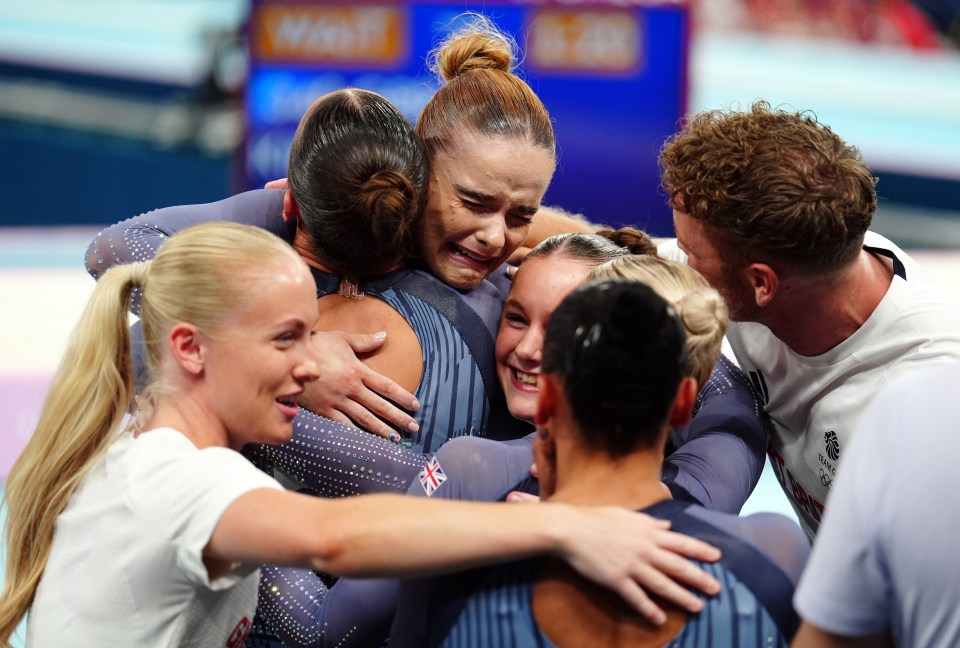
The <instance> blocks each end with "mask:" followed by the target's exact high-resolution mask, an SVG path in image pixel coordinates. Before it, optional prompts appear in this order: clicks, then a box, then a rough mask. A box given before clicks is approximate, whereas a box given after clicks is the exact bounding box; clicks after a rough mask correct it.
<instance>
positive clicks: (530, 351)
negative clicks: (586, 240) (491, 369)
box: [496, 256, 594, 421]
mask: <svg viewBox="0 0 960 648" xmlns="http://www.w3.org/2000/svg"><path fill="white" fill-rule="evenodd" d="M593 267H594V266H593V265H592V264H591V263H588V262H584V261H574V260H572V259H569V258H564V257H557V256H554V257H536V258H528V259H527V260H526V261H524V262H523V265H522V266H521V267H520V270H518V271H517V274H516V276H515V277H514V279H513V285H512V286H511V287H510V294H509V295H507V301H506V303H505V304H504V307H503V317H502V319H501V320H500V331H499V333H498V334H497V344H496V358H497V376H498V377H499V378H500V384H501V386H502V387H503V392H504V395H505V396H506V399H507V408H508V409H509V410H510V413H511V414H513V415H514V416H515V417H517V418H518V419H522V420H525V421H532V420H533V415H534V413H535V412H536V407H537V397H538V396H539V393H540V390H539V388H538V383H539V380H540V363H541V359H542V352H543V334H544V331H545V330H546V327H547V322H548V321H549V320H550V315H552V314H553V311H554V310H556V308H557V306H559V305H560V302H562V301H563V299H564V297H566V296H567V295H569V294H570V293H571V292H573V290H574V288H576V287H577V286H579V285H580V284H581V283H583V281H584V279H586V277H587V275H588V274H589V273H590V271H591V270H593Z"/></svg>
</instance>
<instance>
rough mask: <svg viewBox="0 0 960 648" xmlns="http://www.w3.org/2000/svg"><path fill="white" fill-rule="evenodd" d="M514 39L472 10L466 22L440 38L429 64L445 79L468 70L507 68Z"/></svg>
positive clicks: (512, 57)
mask: <svg viewBox="0 0 960 648" xmlns="http://www.w3.org/2000/svg"><path fill="white" fill-rule="evenodd" d="M515 51H516V43H515V42H514V40H513V38H512V37H511V36H510V35H508V34H506V33H504V32H502V31H500V30H499V29H497V28H496V26H495V25H494V24H493V23H491V22H490V21H489V20H488V19H487V18H486V17H484V16H481V15H478V14H473V15H471V16H470V19H469V24H468V25H466V26H465V27H463V28H462V29H459V30H457V31H455V32H454V33H453V34H451V35H450V37H449V38H447V39H446V40H445V41H443V42H442V43H441V44H440V45H439V46H438V47H437V49H436V50H435V51H434V54H433V57H432V59H433V63H432V65H431V68H432V69H433V71H434V72H435V73H436V74H437V75H438V76H439V77H440V78H441V79H443V80H444V81H445V82H449V81H450V80H452V79H454V78H456V77H458V76H460V75H461V74H464V73H465V72H470V71H471V70H500V71H502V72H511V71H512V70H513V66H514V62H515V61H516V55H515Z"/></svg>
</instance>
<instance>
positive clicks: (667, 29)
mask: <svg viewBox="0 0 960 648" xmlns="http://www.w3.org/2000/svg"><path fill="white" fill-rule="evenodd" d="M466 11H476V12H480V13H483V14H484V15H485V16H487V17H488V18H490V19H492V20H493V21H494V22H495V23H496V24H497V26H498V27H499V28H500V29H502V30H504V31H507V32H509V33H511V34H513V36H514V38H516V41H517V44H518V45H519V48H520V53H521V57H522V63H521V65H520V66H519V69H518V73H519V74H520V76H521V77H522V78H524V79H525V80H526V81H527V82H528V83H529V84H530V86H531V87H532V88H533V90H534V91H535V92H536V93H537V94H538V95H539V96H540V98H541V99H542V100H543V102H544V104H545V105H546V106H547V109H548V110H549V111H550V114H551V116H552V118H553V120H554V125H555V128H556V132H557V142H558V166H557V173H556V176H555V177H554V180H553V184H552V185H551V187H550V190H549V191H548V192H547V197H546V199H545V200H544V203H545V204H550V205H559V206H561V207H563V208H565V209H567V210H569V211H574V212H582V213H584V214H586V215H587V216H588V217H589V218H590V219H591V220H592V221H595V222H602V223H608V224H634V225H637V226H640V227H642V228H644V229H647V230H648V231H650V232H651V233H653V234H661V235H666V234H670V233H671V232H672V224H671V221H670V211H669V209H668V208H667V207H666V205H665V197H664V196H663V195H662V193H661V191H660V190H659V181H658V172H657V152H658V150H659V148H660V146H661V144H662V143H663V140H664V138H665V137H667V136H668V135H670V134H672V133H673V132H675V130H676V128H677V124H678V120H679V119H680V118H681V116H682V115H683V114H684V111H685V109H686V91H687V54H688V38H689V8H688V5H687V3H686V2H653V1H651V2H639V1H629V0H620V1H619V2H617V1H614V0H611V1H609V2H577V1H576V0H565V1H560V0H558V1H554V2H550V1H547V0H541V1H540V2H534V1H527V2H520V1H519V0H517V1H514V2H509V1H501V2H497V1H495V0H486V1H485V2H482V3H481V2H457V3H453V2H431V1H429V0H426V1H421V2H396V3H387V2H380V3H375V2H356V1H354V2H347V1H341V2H323V1H316V0H314V1H311V2H307V1H304V0H300V1H298V0H273V1H271V0H255V1H254V3H253V7H252V12H251V15H250V24H249V36H250V52H251V56H250V76H249V81H248V87H247V97H246V118H247V142H246V176H247V181H248V182H249V187H251V188H253V187H261V186H263V183H264V182H266V181H268V180H272V179H275V178H280V177H284V176H286V174H287V173H286V167H287V156H288V152H289V146H290V140H291V139H292V137H293V133H294V131H295V130H296V127H297V124H298V122H299V120H300V117H301V116H302V115H303V113H304V112H305V111H306V109H307V108H308V107H309V106H310V105H311V104H312V103H313V101H314V100H315V99H316V98H317V97H319V96H321V95H323V94H326V93H327V92H330V91H333V90H336V89H338V88H342V87H345V86H354V87H359V88H364V89H367V90H372V91H374V92H378V93H380V94H382V95H384V96H385V97H387V98H388V99H390V101H392V102H393V103H394V104H396V105H397V106H398V107H399V108H400V109H401V110H402V111H403V112H404V114H406V115H407V117H408V118H409V119H410V121H411V122H415V120H416V118H417V115H418V114H419V112H420V109H421V108H422V107H423V105H424V104H425V103H426V102H427V100H428V99H429V98H430V97H431V96H432V95H433V93H434V91H435V90H436V88H437V87H438V83H437V81H436V80H435V79H434V78H433V76H432V75H431V74H430V72H429V70H428V69H427V63H426V57H427V54H428V53H429V52H430V50H431V49H433V48H434V47H435V46H436V44H437V42H438V40H440V39H442V38H443V37H444V36H445V35H446V34H448V33H449V32H450V31H451V29H454V28H456V27H457V25H458V21H460V20H463V14H464V12H466Z"/></svg>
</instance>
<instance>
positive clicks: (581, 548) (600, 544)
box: [561, 507, 720, 625]
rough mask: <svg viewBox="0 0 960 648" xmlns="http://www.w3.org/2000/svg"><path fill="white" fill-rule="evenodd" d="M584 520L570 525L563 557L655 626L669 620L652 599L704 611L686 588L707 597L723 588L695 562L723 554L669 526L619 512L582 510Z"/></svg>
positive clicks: (610, 508)
mask: <svg viewBox="0 0 960 648" xmlns="http://www.w3.org/2000/svg"><path fill="white" fill-rule="evenodd" d="M576 510H577V512H578V514H579V515H582V516H583V517H584V519H583V520H582V522H581V523H577V524H575V525H571V527H573V529H574V531H573V532H572V533H568V534H567V537H566V541H565V542H564V543H563V549H562V551H561V554H562V555H563V557H564V559H565V560H566V561H567V562H568V563H569V564H570V565H571V566H572V567H573V568H574V569H576V570H577V571H578V572H580V574H582V575H583V576H585V577H586V578H589V579H590V580H593V581H595V582H597V583H599V584H601V585H604V586H606V587H609V588H610V589H612V590H614V591H615V592H617V593H618V594H619V595H620V596H622V597H623V598H624V600H626V601H627V602H628V603H629V604H630V605H631V606H632V607H634V608H635V609H636V610H637V611H638V612H640V613H641V614H642V615H643V616H644V617H646V618H647V619H649V620H650V621H651V622H652V623H655V624H658V625H659V624H662V623H663V622H664V621H666V615H665V614H664V612H663V610H662V609H661V608H660V606H659V605H657V603H656V602H655V601H654V600H653V599H652V598H651V595H654V596H656V597H659V598H660V599H663V600H665V601H668V602H670V603H674V604H676V605H679V606H680V607H682V608H683V609H685V610H688V611H690V612H694V613H695V612H699V611H700V610H701V609H702V608H703V601H702V600H701V599H700V598H699V597H698V596H697V595H695V594H693V593H692V592H691V591H690V590H688V589H687V587H686V586H692V587H693V588H695V589H698V590H700V591H702V592H704V593H705V594H709V595H714V594H716V593H717V592H719V591H720V583H719V582H718V581H717V580H716V579H715V578H713V577H712V576H710V575H709V574H708V573H707V572H705V571H704V570H703V569H701V568H700V567H698V566H697V565H695V564H694V563H693V562H691V560H700V561H705V562H713V561H715V560H718V559H719V558H720V550H719V549H717V548H715V547H713V546H712V545H709V544H707V543H706V542H703V541H701V540H697V539H696V538H693V537H690V536H686V535H683V534H681V533H675V532H673V531H670V523H669V522H668V521H665V520H658V519H656V518H653V517H651V516H649V515H646V514H643V513H637V512H634V511H628V510H627V509H623V508H619V507H603V508H599V507H589V508H577V509H576Z"/></svg>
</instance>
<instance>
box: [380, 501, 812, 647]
mask: <svg viewBox="0 0 960 648" xmlns="http://www.w3.org/2000/svg"><path fill="white" fill-rule="evenodd" d="M644 512H645V513H647V514H649V515H652V516H654V517H657V518H661V519H666V520H670V522H671V527H672V528H673V529H674V530H677V531H680V532H682V533H686V534H688V535H692V536H695V537H698V538H701V539H703V540H706V541H707V542H710V543H711V544H713V545H715V546H717V547H719V548H720V549H721V550H722V552H723V557H722V558H721V559H720V561H719V562H717V563H705V564H701V565H700V566H701V567H702V568H703V569H705V570H706V571H708V572H710V573H711V574H712V575H713V576H714V577H715V578H717V579H718V580H720V582H721V583H722V585H723V588H722V590H721V592H720V594H718V595H716V596H714V597H704V598H703V602H704V610H703V611H702V612H701V613H700V614H696V615H691V616H690V617H689V619H688V620H687V622H686V624H685V625H684V626H683V627H682V628H681V630H680V633H679V634H678V635H677V637H676V638H674V639H673V640H672V641H670V642H669V644H668V645H670V646H677V647H678V648H688V647H689V648H694V647H700V646H738V647H739V648H770V647H786V646H787V645H788V644H789V641H790V638H791V637H792V636H793V634H794V632H795V631H796V628H797V625H798V623H799V619H798V618H797V615H796V613H795V612H794V610H793V607H792V603H791V599H792V596H793V590H794V587H795V586H796V582H797V579H798V578H799V574H800V571H801V569H802V565H803V564H804V562H805V560H806V556H807V554H808V552H809V547H808V545H807V542H806V538H805V537H804V536H803V533H802V532H801V531H800V528H799V526H797V524H796V523H795V522H793V521H792V520H789V519H787V518H784V517H782V516H777V515H772V514H761V515H758V516H751V517H749V518H736V517H734V516H730V515H726V514H721V513H717V512H715V511H707V510H706V509H703V508H701V507H698V506H696V505H692V504H687V503H682V502H677V501H675V500H667V501H664V502H660V503H658V504H655V505H653V506H651V507H648V508H646V509H644ZM546 561H547V559H545V558H534V559H528V560H521V561H516V562H512V563H505V564H503V565H497V566H494V567H487V568H483V569H478V570H473V571H470V572H466V573H462V574H453V575H450V576H445V577H440V578H425V579H414V580H408V581H404V582H403V583H402V584H401V586H400V591H399V598H398V600H399V603H398V605H397V611H396V618H395V620H394V623H393V629H392V631H391V634H390V648H414V647H416V648H425V647H434V646H443V647H444V648H549V647H551V646H554V644H553V642H551V641H550V639H549V638H548V637H547V636H546V635H545V634H544V633H543V631H542V630H541V629H540V628H539V627H538V626H537V623H536V620H535V618H534V613H533V587H534V585H535V584H536V582H537V581H538V579H539V577H540V573H541V572H542V571H543V569H544V567H545V565H546Z"/></svg>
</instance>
